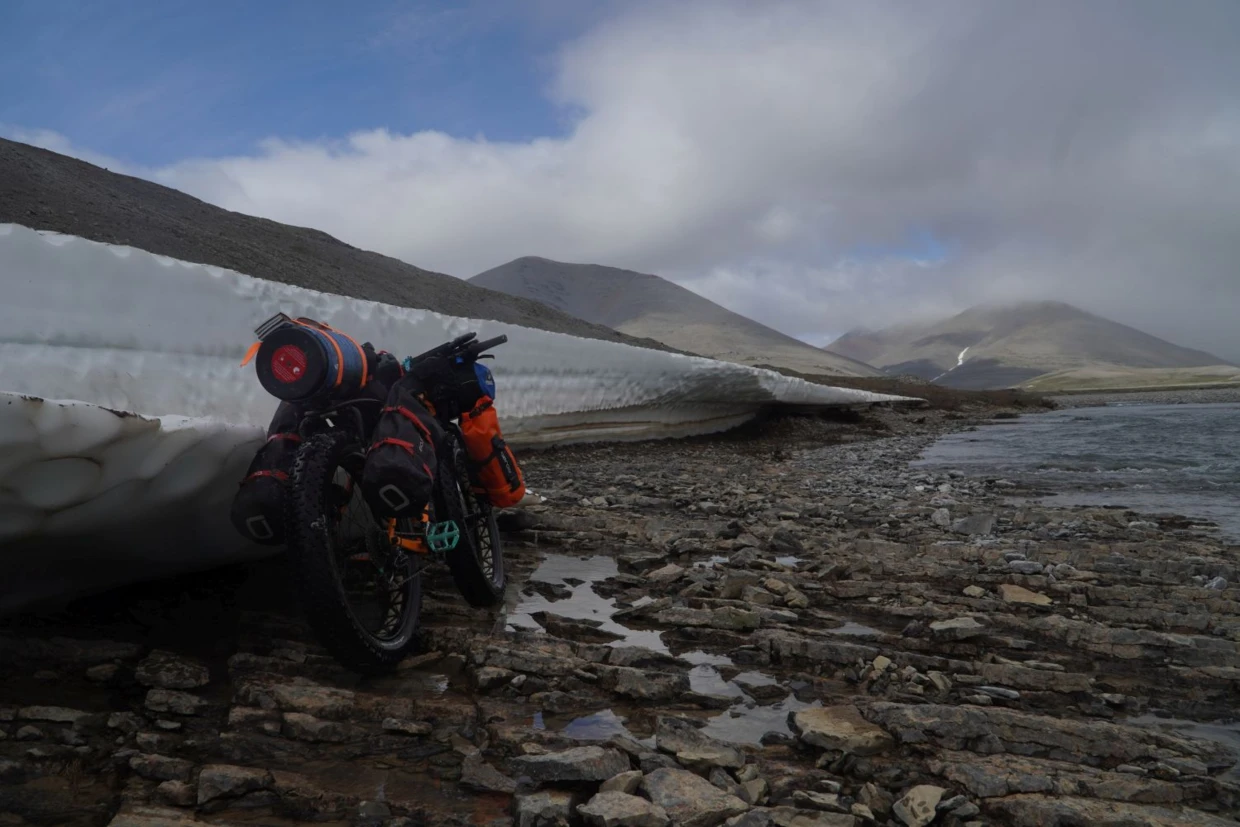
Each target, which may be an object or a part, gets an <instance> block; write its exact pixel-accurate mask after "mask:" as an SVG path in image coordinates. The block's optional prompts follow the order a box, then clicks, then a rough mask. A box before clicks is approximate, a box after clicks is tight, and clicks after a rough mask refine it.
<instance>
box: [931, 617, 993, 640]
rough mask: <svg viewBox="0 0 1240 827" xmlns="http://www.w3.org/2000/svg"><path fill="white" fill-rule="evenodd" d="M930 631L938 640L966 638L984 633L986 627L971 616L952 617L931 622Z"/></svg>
mask: <svg viewBox="0 0 1240 827" xmlns="http://www.w3.org/2000/svg"><path fill="white" fill-rule="evenodd" d="M930 633H931V634H932V635H934V637H936V638H938V639H939V640H968V639H969V638H971V637H977V636H978V635H984V634H986V627H985V626H984V625H982V624H981V623H978V622H977V620H975V619H974V618H971V617H954V618H952V619H951V620H940V621H937V622H935V623H931V624H930Z"/></svg>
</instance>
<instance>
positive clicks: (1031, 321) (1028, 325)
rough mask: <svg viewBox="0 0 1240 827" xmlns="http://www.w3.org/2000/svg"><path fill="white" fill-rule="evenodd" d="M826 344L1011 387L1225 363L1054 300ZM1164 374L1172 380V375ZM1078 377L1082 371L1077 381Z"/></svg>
mask: <svg viewBox="0 0 1240 827" xmlns="http://www.w3.org/2000/svg"><path fill="white" fill-rule="evenodd" d="M826 350H827V351H829V352H831V353H838V354H841V355H843V356H848V357H850V358H853V359H862V360H865V361H866V362H869V363H870V364H873V365H875V366H877V367H879V368H882V369H883V370H884V371H886V372H887V373H889V374H911V375H913V376H918V377H921V378H923V379H930V380H933V381H935V382H937V383H938V384H941V385H947V386H949V387H955V388H968V389H982V388H1001V387H1012V386H1016V385H1022V384H1024V383H1027V382H1029V381H1030V380H1032V379H1034V378H1035V377H1040V376H1043V375H1044V374H1050V373H1059V372H1064V375H1065V376H1067V375H1068V374H1067V372H1073V371H1081V370H1085V371H1086V374H1085V375H1086V376H1088V375H1090V373H1089V371H1095V372H1097V371H1101V372H1103V373H1106V374H1107V375H1108V377H1109V379H1108V382H1110V383H1114V382H1116V381H1119V382H1121V383H1122V381H1123V380H1122V379H1121V378H1120V375H1121V374H1123V373H1124V372H1125V371H1128V370H1133V369H1137V370H1147V369H1151V368H1161V369H1165V370H1169V371H1172V372H1174V371H1176V370H1180V369H1186V368H1200V367H1206V366H1221V365H1226V364H1227V362H1226V361H1225V360H1223V359H1220V358H1218V357H1217V356H1214V355H1212V354H1209V353H1205V352H1203V351H1200V350H1190V349H1189V348H1184V347H1180V346H1178V345H1174V344H1172V343H1170V342H1168V341H1165V340H1163V339H1159V338H1157V337H1156V336H1151V335H1150V334H1148V333H1143V332H1141V331H1140V330H1137V329H1135V328H1132V327H1129V326H1127V325H1123V324H1120V323H1118V322H1114V321H1111V320H1110V319H1105V318H1103V317H1101V316H1097V315H1094V314H1093V313H1088V312H1086V311H1084V310H1081V309H1079V308H1077V307H1073V306H1072V305H1069V304H1064V303H1063V302H1053V301H1044V302H1024V303H1019V304H1009V305H981V306H977V307H972V308H969V309H968V310H965V311H964V312H963V313H959V314H957V315H955V316H952V317H951V318H950V319H946V320H944V321H940V322H936V323H933V324H910V325H899V326H895V327H891V328H887V329H885V330H879V331H873V330H858V331H853V332H850V333H846V334H844V335H843V336H841V337H840V338H839V339H837V340H835V341H834V342H832V343H831V344H829V345H827V347H826ZM1099 375H1101V373H1100V374H1099ZM1147 376H1148V374H1147ZM1167 376H1168V380H1169V381H1173V380H1174V373H1170V374H1167ZM1080 378H1081V376H1080V374H1077V375H1076V377H1075V378H1074V379H1073V380H1072V381H1074V382H1079V381H1080ZM1190 381H1191V380H1190ZM1044 386H1045V383H1044ZM1113 386H1114V385H1113Z"/></svg>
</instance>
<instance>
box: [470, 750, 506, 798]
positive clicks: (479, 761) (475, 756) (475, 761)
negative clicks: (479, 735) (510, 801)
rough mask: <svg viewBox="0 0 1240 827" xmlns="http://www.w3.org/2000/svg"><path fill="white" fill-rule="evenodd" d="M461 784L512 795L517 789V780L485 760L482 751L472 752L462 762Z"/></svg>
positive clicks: (471, 787)
mask: <svg viewBox="0 0 1240 827" xmlns="http://www.w3.org/2000/svg"><path fill="white" fill-rule="evenodd" d="M461 785H462V786H464V787H468V788H470V789H475V790H483V791H485V792H493V793H505V794H507V795H512V793H514V792H515V791H516V789H517V782H516V781H514V780H513V779H511V778H509V777H508V776H506V775H504V774H503V773H502V772H500V771H499V770H497V769H495V767H493V766H491V765H490V764H488V763H487V762H486V761H485V760H483V758H482V753H480V752H473V753H470V754H469V755H467V756H465V760H464V761H463V762H461Z"/></svg>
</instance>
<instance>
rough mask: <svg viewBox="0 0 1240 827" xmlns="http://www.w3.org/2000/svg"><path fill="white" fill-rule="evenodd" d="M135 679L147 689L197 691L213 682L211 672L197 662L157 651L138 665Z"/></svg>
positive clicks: (172, 653)
mask: <svg viewBox="0 0 1240 827" xmlns="http://www.w3.org/2000/svg"><path fill="white" fill-rule="evenodd" d="M134 678H135V679H136V680H137V681H138V683H140V684H142V685H143V686H146V687H155V688H158V689H197V688H198V687H200V686H206V685H207V684H208V683H210V682H211V672H210V670H208V669H207V667H206V666H205V665H204V664H202V663H199V662H198V661H196V660H193V659H191V658H186V657H182V656H180V655H178V654H176V653H175V652H168V651H165V650H163V649H156V650H155V651H153V652H151V654H149V655H147V656H146V658H144V659H143V660H142V662H141V663H139V664H138V667H137V669H135V670H134Z"/></svg>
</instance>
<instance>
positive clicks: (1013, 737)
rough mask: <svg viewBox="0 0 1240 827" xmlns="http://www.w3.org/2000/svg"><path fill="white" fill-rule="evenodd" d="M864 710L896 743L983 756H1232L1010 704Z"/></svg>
mask: <svg viewBox="0 0 1240 827" xmlns="http://www.w3.org/2000/svg"><path fill="white" fill-rule="evenodd" d="M803 711H806V710H803ZM798 714H800V713H798ZM870 715H871V716H872V717H873V718H874V720H875V721H877V722H878V723H880V724H882V725H883V726H884V727H885V728H886V729H888V730H889V731H891V732H892V733H894V734H895V736H896V737H897V738H898V739H899V741H900V742H902V743H917V744H929V745H932V746H936V747H938V748H940V749H949V750H961V751H970V752H980V753H983V754H988V755H993V754H997V753H1004V752H1006V753H1012V754H1016V755H1023V756H1026V757H1032V758H1049V759H1052V760H1059V761H1069V762H1072V761H1075V762H1078V763H1083V764H1086V765H1090V766H1097V765H1102V764H1105V763H1108V762H1109V763H1132V762H1134V761H1141V760H1146V759H1150V760H1156V761H1165V760H1168V759H1170V758H1175V757H1177V756H1178V757H1182V758H1193V759H1197V760H1199V761H1203V762H1205V763H1206V764H1213V765H1217V766H1219V767H1225V766H1230V765H1231V763H1232V762H1234V760H1235V759H1234V758H1233V757H1231V756H1230V755H1229V754H1228V753H1227V751H1226V750H1225V749H1224V748H1223V747H1222V746H1220V745H1219V744H1216V743H1214V742H1212V741H1204V740H1201V739H1196V738H1188V737H1182V736H1178V735H1169V734H1165V733H1161V732H1157V731H1152V730H1148V729H1143V728H1141V727H1133V726H1122V725H1119V724H1112V723H1106V722H1102V721H1071V720H1064V719H1061V718H1052V717H1049V716H1046V715H1037V714H1034V713H1029V712H1020V711H1018V710H1013V709H999V708H991V707H979V706H967V707H966V706H947V705H943V704H916V705H907V704H895V703H888V702H885V701H881V702H878V703H874V704H872V705H871V706H870Z"/></svg>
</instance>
